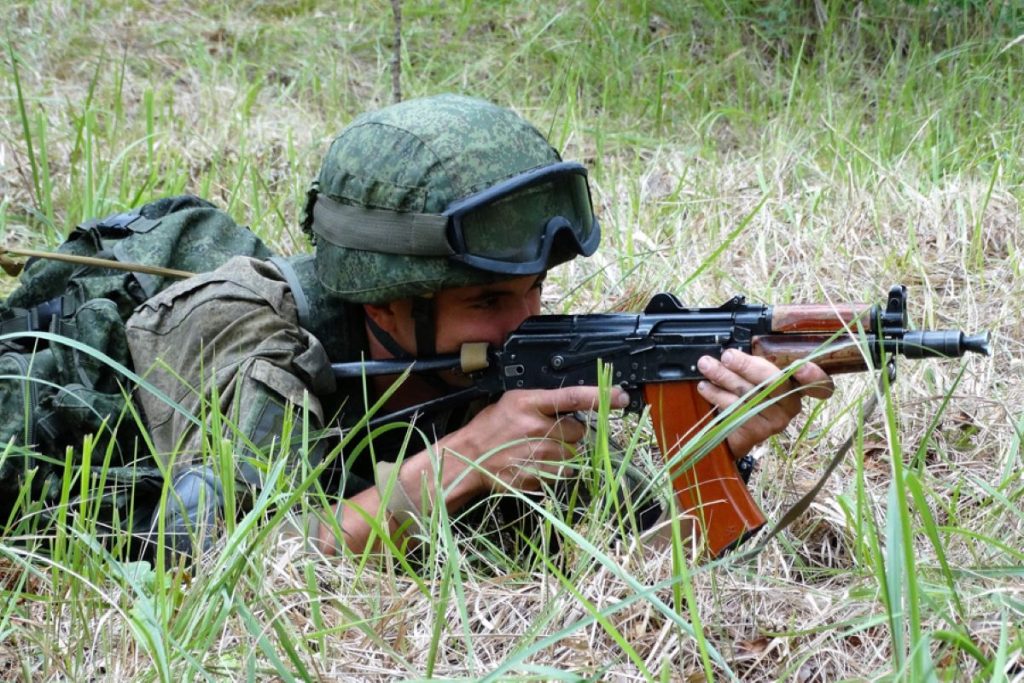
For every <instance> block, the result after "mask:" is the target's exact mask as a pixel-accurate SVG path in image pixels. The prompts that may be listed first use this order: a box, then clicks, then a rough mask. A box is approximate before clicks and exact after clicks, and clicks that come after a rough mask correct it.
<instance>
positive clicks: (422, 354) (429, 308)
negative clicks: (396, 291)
mask: <svg viewBox="0 0 1024 683" xmlns="http://www.w3.org/2000/svg"><path fill="white" fill-rule="evenodd" d="M411 315H412V319H413V323H414V325H415V328H414V330H415V334H416V354H415V355H413V354H411V353H409V352H408V351H406V350H405V349H403V348H402V347H401V346H400V345H399V343H398V342H397V341H395V338H394V337H392V336H391V335H390V334H388V333H387V332H386V331H384V330H383V329H382V328H381V326H380V325H378V324H377V323H376V322H374V320H373V318H372V317H370V316H366V325H367V327H369V328H370V333H371V334H373V336H374V337H375V338H376V339H377V341H378V342H379V343H380V345H381V346H383V347H384V349H385V350H386V351H387V352H388V353H390V354H391V355H392V356H393V357H394V358H396V359H397V360H413V359H415V358H429V357H431V356H434V355H436V354H437V347H436V346H435V343H434V339H435V336H436V330H437V325H436V324H435V320H434V318H435V316H434V300H433V299H432V298H430V297H424V296H415V297H413V298H412V312H411ZM419 376H420V377H421V378H422V379H423V380H424V381H425V382H427V383H428V384H429V385H430V386H432V387H434V389H436V390H437V391H438V392H439V393H441V394H446V393H448V392H450V391H452V389H453V387H452V385H450V384H449V383H448V382H446V381H445V380H444V379H443V378H442V377H441V376H440V375H436V374H431V373H423V374H421V375H419Z"/></svg>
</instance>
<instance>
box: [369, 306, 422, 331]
mask: <svg viewBox="0 0 1024 683" xmlns="http://www.w3.org/2000/svg"><path fill="white" fill-rule="evenodd" d="M363 311H365V312H366V317H367V318H369V319H370V320H372V321H373V322H374V323H375V324H376V325H377V327H379V328H380V329H382V330H384V331H385V332H387V333H388V334H392V335H393V334H395V333H396V332H398V331H399V330H400V328H401V325H402V322H403V321H404V320H405V319H407V318H409V315H410V314H409V302H408V300H407V299H398V300H396V301H387V302H385V303H382V304H363Z"/></svg>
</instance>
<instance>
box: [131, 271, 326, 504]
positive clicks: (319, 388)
mask: <svg viewBox="0 0 1024 683" xmlns="http://www.w3.org/2000/svg"><path fill="white" fill-rule="evenodd" d="M127 334H128V344H129V349H130V352H131V356H132V360H133V363H134V366H135V369H136V371H137V372H138V373H139V374H140V375H142V376H143V377H144V378H145V380H146V382H147V383H148V384H149V385H150V386H151V387H152V388H153V389H156V390H157V391H159V392H161V393H162V394H164V395H165V396H167V397H170V398H171V399H173V401H174V402H176V403H177V404H178V405H177V406H174V405H171V404H170V403H169V402H168V401H167V400H166V399H164V398H161V397H160V396H159V395H157V394H156V393H155V392H154V391H152V390H150V389H149V388H148V387H145V386H143V387H140V388H139V389H138V390H137V396H138V401H139V403H141V405H142V408H143V411H144V414H145V418H146V425H147V427H148V429H149V434H150V437H151V438H152V440H153V443H154V444H155V446H156V450H157V454H158V455H157V457H158V458H162V462H164V463H165V464H171V463H169V462H168V461H169V459H170V457H171V454H177V455H176V456H174V457H175V462H174V463H173V465H174V466H180V465H182V464H188V463H189V462H192V461H194V460H196V459H197V457H198V456H199V455H201V454H202V452H203V443H204V438H203V434H204V430H203V429H200V428H199V427H198V426H197V425H198V424H201V419H202V418H203V416H209V415H210V414H211V409H212V408H213V407H214V406H213V405H212V404H213V403H214V401H215V402H216V408H217V409H218V410H219V414H220V415H221V416H223V419H224V421H225V428H224V430H223V431H224V434H223V436H224V437H225V438H229V439H232V440H233V441H235V453H238V454H241V455H242V456H246V455H249V456H252V455H253V454H257V453H260V452H265V450H266V446H268V445H270V444H271V443H272V441H273V440H274V439H279V438H280V436H281V427H282V424H283V422H284V420H285V414H286V412H287V411H289V410H291V411H294V414H295V415H297V416H298V419H299V420H301V419H303V418H302V416H303V414H304V411H305V414H308V419H309V422H310V423H311V424H310V429H314V430H315V429H319V428H320V427H321V426H322V425H323V424H324V415H323V411H322V407H321V404H320V401H319V400H318V399H317V396H319V395H323V394H324V393H330V392H332V391H333V390H334V378H333V375H332V374H331V372H330V365H329V361H328V358H327V353H326V352H325V350H324V348H323V346H322V345H321V344H320V342H319V341H318V340H317V338H316V337H314V336H313V335H312V334H310V333H309V332H307V331H305V330H304V329H302V328H301V327H300V326H299V324H298V316H297V312H296V308H295V302H294V298H293V297H292V295H291V292H290V290H289V288H288V285H287V284H286V283H285V282H284V280H283V278H282V277H281V275H280V273H279V272H278V270H277V269H276V268H274V267H273V266H272V265H270V264H269V263H266V262H263V261H258V260H255V259H251V258H247V257H237V258H234V259H231V260H230V261H229V262H228V263H227V264H225V265H224V266H223V267H221V268H219V269H218V270H215V271H212V272H210V273H205V274H202V275H198V276H196V277H192V278H189V279H188V280H185V281H183V282H181V283H178V284H176V285H174V286H172V287H170V288H168V289H166V290H164V291H163V292H161V293H160V294H158V295H157V296H155V297H153V298H151V299H149V300H147V301H146V302H145V303H144V304H142V305H141V306H140V307H139V308H138V309H136V311H135V313H134V315H133V316H132V317H131V318H130V319H129V321H128V324H127ZM206 420H207V422H209V421H210V420H209V418H208V417H206ZM296 432H297V433H301V427H299V428H297V429H296ZM253 446H256V447H257V448H253ZM237 462H238V464H239V475H240V478H241V479H243V480H245V481H248V482H249V483H251V484H254V485H258V483H259V479H260V473H261V472H262V471H264V470H265V468H266V466H267V465H269V464H270V463H266V462H261V461H260V460H259V459H258V457H257V459H256V460H255V461H250V460H249V459H248V458H246V457H243V458H241V459H239V460H238V461H237Z"/></svg>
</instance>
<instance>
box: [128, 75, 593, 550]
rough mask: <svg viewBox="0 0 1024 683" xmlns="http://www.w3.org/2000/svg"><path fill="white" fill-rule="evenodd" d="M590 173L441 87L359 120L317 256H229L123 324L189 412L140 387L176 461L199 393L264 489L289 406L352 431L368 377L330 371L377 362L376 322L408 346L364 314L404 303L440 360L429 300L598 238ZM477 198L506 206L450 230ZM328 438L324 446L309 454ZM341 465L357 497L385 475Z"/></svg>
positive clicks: (315, 218)
mask: <svg viewBox="0 0 1024 683" xmlns="http://www.w3.org/2000/svg"><path fill="white" fill-rule="evenodd" d="M585 178H586V175H585V170H583V169H582V167H581V166H579V165H578V164H571V163H565V162H562V160H561V158H560V157H559V155H558V153H557V152H556V151H555V150H554V149H552V148H551V146H550V145H549V144H548V143H547V141H546V140H545V138H544V137H543V136H542V135H541V134H540V133H539V132H538V131H537V130H536V129H535V128H534V127H533V126H531V125H530V124H529V123H527V122H526V121H524V120H523V119H522V118H520V117H519V116H517V115H516V114H514V113H513V112H511V111H509V110H507V109H503V108H500V107H496V106H494V105H492V104H489V103H487V102H483V101H481V100H475V99H471V98H466V97H459V96H453V95H442V96H439V97H433V98H426V99H422V100H413V101H409V102H405V103H402V104H399V105H395V106H392V107H387V108H384V109H382V110H379V111H376V112H371V113H369V114H365V115H363V116H360V117H358V118H357V119H355V120H354V121H353V122H352V123H351V124H350V125H349V126H347V127H346V128H345V130H344V131H343V132H342V133H341V134H340V135H339V136H338V137H337V138H336V139H335V140H334V142H333V143H332V145H331V147H330V149H329V151H328V152H327V155H326V157H325V160H324V163H323V165H322V167H321V171H320V174H319V176H318V178H317V180H316V181H315V182H314V183H313V186H312V188H311V189H310V191H309V193H308V195H307V203H306V207H305V215H304V218H303V229H304V230H305V231H306V232H308V233H310V234H311V236H312V237H313V238H314V240H315V243H316V252H315V255H314V256H313V257H300V258H297V259H292V260H291V261H289V263H290V265H291V267H290V268H289V267H287V266H282V265H281V263H280V262H279V263H278V264H277V265H272V264H270V263H261V262H258V261H254V260H251V259H235V260H233V261H231V262H230V263H228V264H227V265H225V266H224V267H223V268H221V269H219V270H217V271H215V272H213V273H209V274H206V275H202V276H199V277H196V278H192V279H190V280H188V281H186V282H184V283H181V284H179V285H176V286H174V287H171V288H169V289H168V290H166V291H165V292H163V293H161V294H160V295H158V296H156V297H154V298H152V299H150V300H148V301H146V302H145V303H144V304H143V305H142V306H140V307H139V308H138V310H137V312H136V313H135V315H134V316H133V317H132V318H131V320H130V321H129V324H128V341H129V345H130V350H131V355H132V360H133V362H134V365H135V367H136V368H137V369H138V370H139V371H140V372H144V373H146V377H147V380H148V381H150V382H152V383H153V384H154V385H155V386H156V387H158V388H159V389H161V390H162V391H163V392H165V393H166V394H168V395H170V396H171V397H173V398H174V399H175V400H176V401H177V402H179V403H180V404H181V406H182V407H183V408H184V409H185V410H184V412H179V411H178V410H176V409H174V408H173V407H170V406H168V405H167V403H166V402H165V401H163V400H160V399H158V398H156V397H155V396H152V395H146V394H143V395H142V396H141V400H142V403H143V405H144V408H145V414H146V420H147V424H148V426H149V428H150V430H151V435H152V437H153V439H154V443H155V445H156V447H157V450H158V451H159V452H161V453H164V454H166V453H172V452H173V453H184V454H185V462H180V461H179V462H177V463H175V465H176V466H178V467H179V468H180V466H182V465H189V464H191V463H192V462H193V461H194V460H195V456H196V455H197V454H199V453H201V452H202V450H203V443H202V440H203V439H202V431H201V430H199V429H197V428H196V426H195V423H194V422H193V421H192V420H189V419H187V418H186V417H184V413H189V414H193V415H202V414H204V413H205V411H204V410H203V407H202V402H203V401H206V400H210V399H211V397H214V396H216V400H217V402H218V404H219V408H220V411H221V413H222V414H224V415H226V416H228V417H229V419H231V420H232V422H233V423H234V424H235V425H237V427H238V430H237V432H238V433H240V434H241V435H242V437H243V438H242V439H241V440H240V443H238V444H237V445H236V448H235V452H236V453H239V454H240V455H241V458H240V459H239V462H238V478H239V479H240V480H242V481H244V482H247V483H248V484H250V485H254V486H259V484H260V481H261V476H262V475H261V473H262V472H263V471H265V470H266V468H267V467H268V465H269V463H267V462H264V461H261V460H260V458H261V457H263V456H262V455H260V453H261V452H262V453H266V447H267V446H268V445H269V444H270V443H271V442H272V441H273V439H274V438H276V437H278V436H279V435H280V434H281V427H282V424H283V422H284V416H285V414H286V412H287V411H294V412H296V413H300V414H301V412H302V411H303V409H305V410H308V414H309V419H310V421H311V422H312V423H313V424H312V425H311V427H312V428H313V429H318V428H320V427H325V426H334V425H338V424H340V425H341V426H342V427H345V426H346V425H349V424H351V423H352V422H354V421H355V420H357V419H358V418H359V417H360V415H361V414H362V413H363V412H364V406H363V403H362V397H363V394H364V392H363V389H362V387H361V386H335V383H334V378H333V375H332V373H331V372H330V369H329V365H328V364H329V363H330V362H332V361H333V362H345V361H356V360H359V359H360V358H362V357H365V356H367V355H368V354H367V351H368V343H367V338H366V334H365V331H364V327H365V325H366V324H368V322H369V324H370V329H371V332H372V333H373V334H374V336H375V337H376V338H377V339H378V341H380V342H381V344H382V345H383V346H384V347H385V348H387V349H388V350H389V351H390V352H391V353H392V355H394V356H395V357H398V358H407V357H409V355H408V354H407V353H406V352H405V351H404V349H401V348H399V347H398V345H397V343H395V342H394V340H393V339H391V338H390V337H389V336H388V335H387V334H386V333H385V332H383V330H380V329H379V328H376V327H375V326H374V325H373V324H372V321H367V320H366V318H365V316H364V314H363V311H362V308H361V304H369V303H382V302H386V301H392V300H395V299H402V298H406V297H408V298H410V299H411V300H412V302H413V314H412V315H413V318H414V319H415V321H416V342H417V352H418V353H419V354H420V355H431V354H432V352H433V340H434V338H435V335H436V330H435V329H434V323H433V309H432V305H433V304H432V302H431V297H432V295H433V293H435V292H437V291H439V290H442V289H446V288H452V287H462V286H468V285H478V284H485V283H489V282H495V281H498V280H501V279H506V278H509V277H511V276H512V275H510V273H515V274H517V275H522V274H527V273H531V274H539V273H541V272H543V271H544V270H546V269H547V268H550V267H552V266H555V265H558V264H560V263H563V262H565V261H567V260H570V259H572V258H574V257H575V256H576V255H579V254H585V255H589V254H590V253H592V251H593V249H596V246H597V240H598V238H599V234H600V232H599V229H598V227H597V222H596V220H594V219H593V214H592V206H591V202H590V196H589V189H588V186H587V185H586V180H585ZM524 183H525V184H524ZM559 183H562V184H559ZM563 184H564V185H565V187H567V188H569V189H567V190H564V189H563ZM504 188H508V189H509V192H508V194H507V195H505V194H501V192H503V191H504ZM492 190H495V191H496V192H497V194H495V195H494V196H493V197H492V195H491V194H489V193H490V192H491V191H492ZM523 190H529V192H528V193H526V192H524V191H523ZM563 195H564V196H563ZM477 197H480V198H482V199H481V202H480V203H479V206H477V205H476V204H472V202H473V200H474V198H477ZM524 197H525V199H524ZM467 201H468V202H470V204H472V206H470V209H472V210H476V209H480V210H481V211H482V210H485V209H488V208H491V209H493V208H494V207H496V206H500V207H501V210H500V213H499V214H498V215H497V219H492V220H486V221H485V220H483V219H482V218H480V220H479V221H478V224H477V225H476V226H474V227H472V229H471V230H470V232H469V233H467V232H466V231H465V230H463V231H462V232H459V234H458V235H456V234H455V232H457V231H459V230H460V229H461V228H460V227H459V226H456V225H455V223H453V222H452V221H453V220H454V219H452V218H450V217H449V214H446V213H445V212H446V211H448V210H449V209H451V207H453V206H458V205H459V202H463V203H465V202H467ZM545 202H546V203H545ZM467 206H469V205H468V204H467ZM563 209H564V210H563ZM576 209H579V210H581V211H582V215H583V216H584V218H582V219H581V218H579V217H578V216H576V214H575V213H573V211H574V210H576ZM549 211H552V212H557V215H556V216H555V218H557V221H559V222H555V223H552V222H551V220H553V219H552V216H551V215H549V213H548V212H549ZM562 214H570V218H574V219H577V220H575V222H572V221H570V220H569V219H567V218H565V217H564V216H563V215H562ZM477 217H479V216H477ZM470 218H472V216H469V215H468V214H467V218H466V220H467V221H468V220H469V219H470ZM460 225H461V224H460ZM570 233H571V234H570ZM469 238H472V245H469ZM460 241H461V242H464V243H465V244H460V245H459V247H458V248H456V247H455V246H453V243H454V242H460ZM524 242H525V243H526V246H525V247H524V246H523V244H522V243H524ZM460 249H461V250H462V251H460ZM470 249H472V253H470ZM519 252H524V253H525V252H529V254H528V255H527V260H526V261H525V262H517V261H516V258H518V255H519ZM473 259H477V261H475V262H473V263H474V265H468V264H469V263H470V262H472V261H473ZM531 259H532V260H531ZM506 261H508V262H506ZM481 264H482V265H481ZM289 271H291V272H292V274H291V275H289ZM289 277H290V278H291V279H292V282H289ZM299 292H301V294H299ZM300 299H304V300H306V301H300ZM303 311H308V313H304V312H303ZM342 407H344V411H342ZM449 422H451V423H452V424H451V427H452V428H454V427H456V426H460V425H461V424H462V420H461V419H458V418H456V417H454V416H449V415H441V416H439V417H438V418H437V419H436V420H435V421H434V422H433V423H432V424H429V425H424V424H423V423H422V422H420V423H418V425H417V426H419V427H420V428H421V429H424V427H426V428H425V429H424V431H425V432H426V433H428V434H430V435H431V436H432V437H435V438H438V437H440V436H442V435H443V434H444V433H445V432H446V431H448V428H449V425H448V423H449ZM250 444H253V445H255V446H257V448H256V449H253V448H250ZM327 445H328V444H327V443H324V442H321V443H319V445H318V446H317V447H316V448H315V449H313V451H312V453H311V458H312V460H313V461H314V462H315V461H316V460H318V459H319V458H320V457H322V456H323V453H324V452H325V450H326V448H327ZM381 450H382V449H380V448H379V446H378V444H377V442H376V441H375V451H376V452H377V454H378V455H379V456H380V457H381V458H382V459H385V460H386V459H388V457H389V454H387V451H388V450H389V449H388V448H386V447H385V448H384V449H383V453H382V452H381ZM414 450H418V449H414ZM286 451H287V452H289V453H291V452H292V449H287V448H286ZM253 456H255V457H253ZM288 457H295V456H294V455H289V456H288ZM390 457H393V453H392V454H390ZM299 464H300V463H293V468H294V467H295V466H298V465H299ZM188 472H189V470H187V469H186V474H185V475H183V478H182V480H180V481H175V489H176V490H179V489H180V490H183V491H186V492H187V493H188V494H189V495H192V493H193V492H194V491H199V490H203V489H208V490H209V491H210V493H209V495H208V496H207V500H208V501H214V502H215V503H216V502H217V501H219V500H220V497H221V496H222V493H221V489H220V487H219V484H218V483H217V482H216V481H215V479H214V478H212V477H210V476H209V474H208V473H206V472H203V471H200V470H192V472H195V474H191V475H190V474H189V473H188ZM341 474H342V475H343V477H344V482H345V485H344V488H343V491H341V492H343V493H344V494H345V495H353V494H354V493H356V492H358V490H361V489H362V488H365V487H367V486H370V485H371V484H372V482H373V473H372V471H370V467H369V462H368V459H363V460H361V461H359V460H357V461H356V462H355V463H353V465H352V471H351V472H342V473H341ZM188 477H191V479H192V481H191V482H190V481H187V480H186V479H187V478H188ZM183 497H184V496H183ZM184 507H185V508H189V509H184V510H178V511H173V510H172V514H171V517H173V518H174V520H172V522H171V526H177V525H178V521H179V520H185V521H188V522H190V523H193V524H194V523H195V522H196V521H198V525H199V526H202V525H203V524H204V523H205V521H206V520H208V519H209V516H210V515H216V514H217V507H218V505H217V504H213V505H206V506H205V507H204V506H203V505H199V508H202V509H199V510H198V512H197V511H196V509H192V508H195V507H196V506H191V507H190V504H189V503H187V502H186V504H185V506H184ZM179 513H180V514H179ZM186 518H189V519H186ZM188 526H189V525H188V524H185V525H184V526H182V527H181V529H182V530H183V531H186V532H187V530H188V528H187V527H188ZM183 535H187V533H186V534H183Z"/></svg>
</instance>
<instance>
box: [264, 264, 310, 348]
mask: <svg viewBox="0 0 1024 683" xmlns="http://www.w3.org/2000/svg"><path fill="white" fill-rule="evenodd" d="M267 260H268V261H270V262H271V263H273V264H274V265H275V266H276V267H277V269H278V270H279V271H281V275H282V276H283V277H284V281H285V282H287V283H288V289H290V290H291V292H292V298H293V299H295V308H296V310H297V311H298V315H299V327H301V328H302V329H304V330H308V329H310V322H311V319H310V315H309V314H310V310H309V299H308V298H307V297H306V293H305V292H304V291H303V290H302V283H301V282H299V274H298V273H296V272H295V267H294V266H292V264H291V263H289V262H288V259H286V258H284V257H283V256H271V257H270V258H269V259H267Z"/></svg>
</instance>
